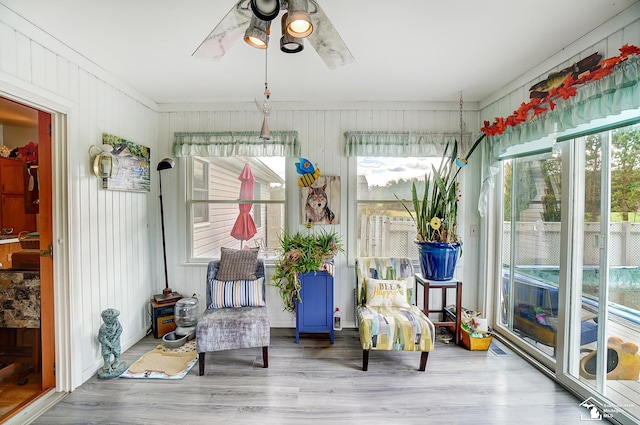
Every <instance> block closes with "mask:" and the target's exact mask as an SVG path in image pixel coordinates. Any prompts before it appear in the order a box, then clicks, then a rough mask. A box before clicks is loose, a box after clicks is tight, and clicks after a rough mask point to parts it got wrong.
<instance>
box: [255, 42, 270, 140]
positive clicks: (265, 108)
mask: <svg viewBox="0 0 640 425" xmlns="http://www.w3.org/2000/svg"><path fill="white" fill-rule="evenodd" d="M267 50H268V49H264V101H263V102H262V103H260V102H258V100H257V99H256V106H257V107H258V111H260V113H261V114H262V127H261V128H260V140H270V139H271V133H270V131H269V115H271V105H269V98H270V97H271V91H270V90H269V80H268V74H267V69H268V56H267Z"/></svg>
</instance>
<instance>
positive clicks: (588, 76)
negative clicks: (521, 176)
mask: <svg viewBox="0 0 640 425" xmlns="http://www.w3.org/2000/svg"><path fill="white" fill-rule="evenodd" d="M620 53H621V54H620V56H614V57H611V58H608V59H604V60H602V61H600V63H599V66H600V68H598V69H596V70H593V71H591V72H585V73H583V74H580V75H579V76H578V78H577V79H575V78H574V77H573V75H571V74H569V75H568V76H567V78H566V79H565V80H564V81H563V82H562V85H561V86H560V87H553V88H552V89H551V90H549V93H548V94H547V95H546V96H544V97H536V98H533V99H531V101H529V103H524V102H523V103H522V104H521V105H520V107H519V108H518V109H517V110H515V111H513V114H512V115H509V116H508V117H507V118H506V119H505V118H501V117H496V118H495V120H494V122H493V123H490V122H489V121H484V127H482V128H481V129H480V131H482V132H483V133H485V134H486V135H487V136H496V135H500V134H502V133H504V132H505V130H506V129H507V127H515V126H516V125H518V124H521V123H523V122H526V121H527V120H528V119H532V118H533V117H535V116H537V115H540V114H542V113H544V112H545V111H553V110H554V109H555V107H556V104H555V102H554V99H558V98H562V99H564V100H567V99H569V98H571V97H574V96H575V95H576V94H577V93H578V88H577V86H579V85H581V84H584V83H588V82H591V81H596V80H599V79H601V78H602V77H604V76H606V75H609V74H611V73H612V72H613V69H612V68H613V67H614V66H616V65H618V64H620V63H622V62H624V61H626V60H627V59H628V58H629V56H632V55H640V48H639V47H637V46H633V45H630V44H625V45H624V46H622V47H621V48H620ZM545 104H546V105H545ZM530 111H533V114H531V117H530V118H529V112H530Z"/></svg>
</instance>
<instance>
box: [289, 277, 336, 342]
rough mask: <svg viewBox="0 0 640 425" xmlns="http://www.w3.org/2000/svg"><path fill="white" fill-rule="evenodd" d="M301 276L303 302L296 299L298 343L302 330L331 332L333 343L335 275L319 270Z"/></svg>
mask: <svg viewBox="0 0 640 425" xmlns="http://www.w3.org/2000/svg"><path fill="white" fill-rule="evenodd" d="M299 278H300V286H301V289H300V297H301V298H302V302H300V301H296V344H298V343H299V342H300V332H313V333H320V332H329V334H330V337H331V343H332V344H333V276H331V275H330V274H329V273H327V272H326V271H317V272H309V273H305V274H302V275H300V276H299Z"/></svg>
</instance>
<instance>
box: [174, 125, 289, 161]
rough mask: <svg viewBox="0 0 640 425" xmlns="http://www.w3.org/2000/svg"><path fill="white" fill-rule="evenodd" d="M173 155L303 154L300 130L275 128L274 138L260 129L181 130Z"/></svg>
mask: <svg viewBox="0 0 640 425" xmlns="http://www.w3.org/2000/svg"><path fill="white" fill-rule="evenodd" d="M173 154H174V155H175V156H176V157H181V156H204V157H214V156H215V157H227V156H284V157H299V156H300V142H299V141H298V132H297V131H272V132H271V139H270V140H262V139H260V133H259V132H257V131H220V132H195V133H194V132H177V133H174V141H173Z"/></svg>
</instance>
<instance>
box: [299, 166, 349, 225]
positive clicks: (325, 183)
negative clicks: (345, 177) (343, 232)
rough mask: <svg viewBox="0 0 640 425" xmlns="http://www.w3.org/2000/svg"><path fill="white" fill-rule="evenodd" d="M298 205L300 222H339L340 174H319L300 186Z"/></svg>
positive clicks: (307, 223)
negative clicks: (305, 184)
mask: <svg viewBox="0 0 640 425" xmlns="http://www.w3.org/2000/svg"><path fill="white" fill-rule="evenodd" d="M300 205H301V208H300V219H301V223H302V224H305V225H310V224H311V225H313V224H340V215H341V206H340V176H320V177H318V178H317V179H316V180H315V181H314V182H313V183H312V184H311V185H310V186H308V187H303V188H301V189H300Z"/></svg>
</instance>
